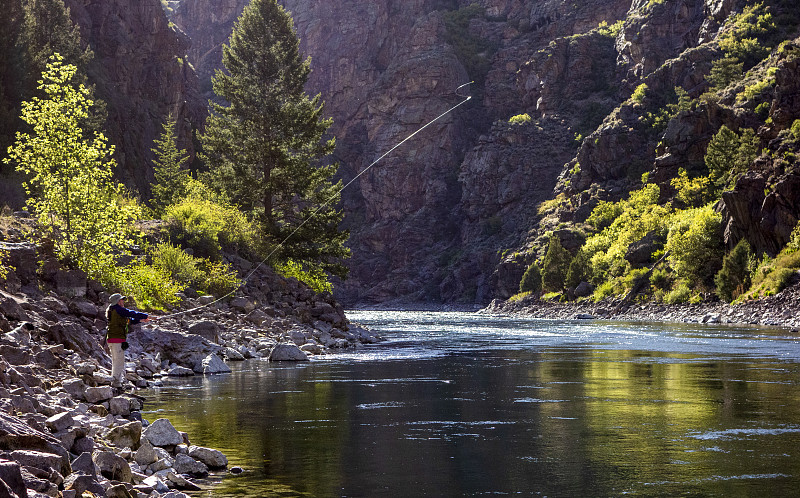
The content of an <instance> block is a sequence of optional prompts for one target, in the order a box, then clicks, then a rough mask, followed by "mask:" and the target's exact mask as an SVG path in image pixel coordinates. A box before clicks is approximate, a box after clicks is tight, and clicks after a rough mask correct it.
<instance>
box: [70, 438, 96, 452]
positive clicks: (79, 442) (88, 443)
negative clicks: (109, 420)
mask: <svg viewBox="0 0 800 498" xmlns="http://www.w3.org/2000/svg"><path fill="white" fill-rule="evenodd" d="M94 447H95V442H94V438H91V437H88V436H86V437H79V438H76V439H75V442H74V443H72V448H70V451H71V452H72V453H75V454H77V455H80V454H82V453H91V452H93V451H94Z"/></svg>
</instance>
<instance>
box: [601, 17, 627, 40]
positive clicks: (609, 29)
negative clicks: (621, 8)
mask: <svg viewBox="0 0 800 498" xmlns="http://www.w3.org/2000/svg"><path fill="white" fill-rule="evenodd" d="M624 24H625V20H624V19H620V20H619V21H617V22H615V23H614V24H608V22H607V21H600V24H599V25H598V26H597V32H598V33H600V34H601V35H603V36H607V37H609V38H616V37H617V35H619V32H620V31H622V27H623V26H624Z"/></svg>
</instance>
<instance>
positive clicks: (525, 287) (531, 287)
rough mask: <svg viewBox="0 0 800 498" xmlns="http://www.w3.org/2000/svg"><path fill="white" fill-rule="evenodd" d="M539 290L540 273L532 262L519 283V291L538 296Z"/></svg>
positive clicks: (537, 266) (540, 287)
mask: <svg viewBox="0 0 800 498" xmlns="http://www.w3.org/2000/svg"><path fill="white" fill-rule="evenodd" d="M541 290H542V272H541V270H539V265H537V264H536V262H535V261H534V262H533V263H531V265H530V266H529V267H528V269H527V270H525V273H524V274H523V275H522V280H520V282H519V291H520V292H530V293H533V294H538V293H539V292H541Z"/></svg>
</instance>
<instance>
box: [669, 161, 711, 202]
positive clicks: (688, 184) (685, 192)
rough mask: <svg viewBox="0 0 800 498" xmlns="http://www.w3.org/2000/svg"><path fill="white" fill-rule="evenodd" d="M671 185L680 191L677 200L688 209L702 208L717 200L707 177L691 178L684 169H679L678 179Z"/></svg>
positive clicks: (674, 179) (673, 180)
mask: <svg viewBox="0 0 800 498" xmlns="http://www.w3.org/2000/svg"><path fill="white" fill-rule="evenodd" d="M670 184H671V185H672V186H673V187H675V189H676V190H677V191H678V193H677V195H676V196H675V199H677V200H678V201H679V202H680V203H681V204H683V205H684V206H686V207H700V206H704V205H706V204H708V203H709V202H711V201H713V200H715V199H716V193H715V191H714V188H713V186H712V184H711V180H710V178H709V177H707V176H700V177H697V178H692V179H690V178H689V175H688V174H687V173H686V170H685V169H684V168H679V169H678V177H677V178H673V179H672V180H671V181H670Z"/></svg>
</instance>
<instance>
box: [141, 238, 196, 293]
mask: <svg viewBox="0 0 800 498" xmlns="http://www.w3.org/2000/svg"><path fill="white" fill-rule="evenodd" d="M151 256H152V258H153V266H155V267H156V268H159V269H161V270H164V271H165V272H166V273H167V274H168V275H170V277H171V278H172V279H173V280H175V281H176V282H178V283H181V284H185V285H191V286H194V285H196V284H197V283H198V282H201V281H202V280H203V279H204V277H205V276H204V273H203V271H202V270H201V269H200V268H199V267H198V261H197V259H196V258H195V257H193V256H191V255H189V254H187V253H186V251H184V250H183V249H181V248H180V247H175V246H173V245H171V244H166V243H165V244H159V245H158V246H156V249H155V251H153V253H152V255H151Z"/></svg>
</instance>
